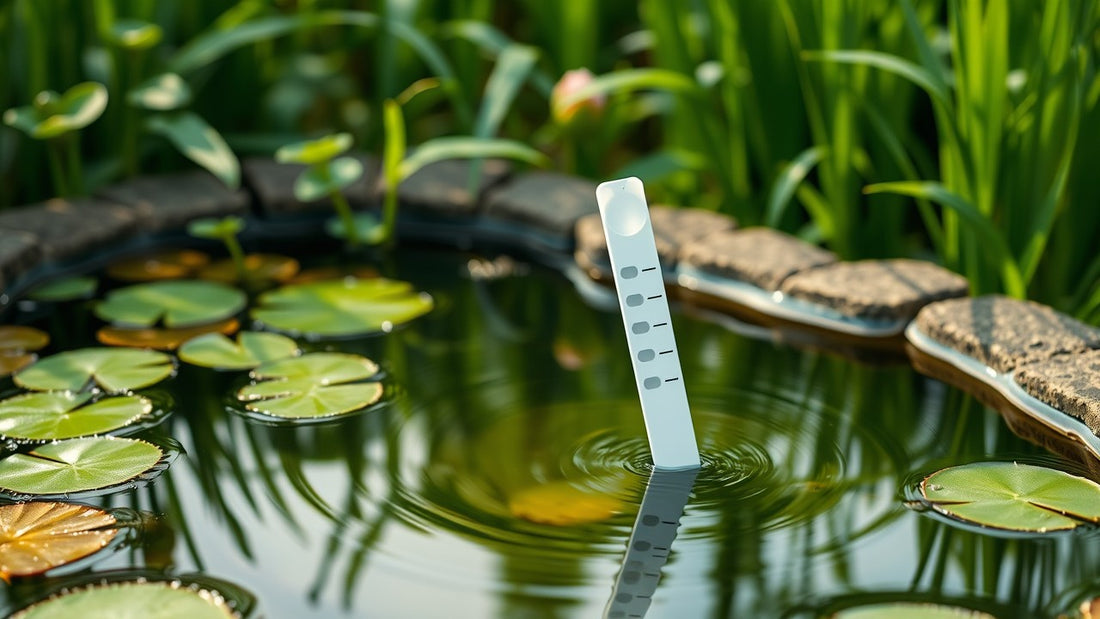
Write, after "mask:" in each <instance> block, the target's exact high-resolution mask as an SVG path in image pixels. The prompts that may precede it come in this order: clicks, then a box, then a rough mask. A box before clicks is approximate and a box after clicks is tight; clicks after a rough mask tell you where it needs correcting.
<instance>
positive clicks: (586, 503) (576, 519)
mask: <svg viewBox="0 0 1100 619" xmlns="http://www.w3.org/2000/svg"><path fill="white" fill-rule="evenodd" d="M508 508H509V509H510V510H511V512H512V515H513V516H516V517H517V518H523V519H524V520H529V521H531V522H535V523H538V524H552V525H554V526H559V527H564V526H573V525H579V524H588V523H592V522H601V521H603V520H607V519H608V518H610V517H612V516H614V515H615V514H618V513H620V512H621V511H622V510H623V504H622V501H620V500H618V499H616V498H614V497H611V496H607V495H604V494H598V493H595V492H591V491H586V490H583V489H581V488H578V487H576V486H574V485H573V484H571V483H569V482H567V481H555V482H550V483H546V484H542V485H539V486H535V487H533V488H527V489H525V490H521V491H520V492H517V493H516V494H515V495H513V496H512V498H511V499H510V500H509V501H508Z"/></svg>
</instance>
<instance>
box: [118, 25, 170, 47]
mask: <svg viewBox="0 0 1100 619" xmlns="http://www.w3.org/2000/svg"><path fill="white" fill-rule="evenodd" d="M163 36H164V31H162V30H161V28H160V26H158V25H156V24H153V23H149V22H147V21H141V20H140V19H118V20H115V22H114V23H113V24H111V30H110V41H111V43H113V44H114V45H117V46H119V47H123V48H126V49H129V50H134V51H137V50H143V49H149V48H150V47H153V46H154V45H156V44H157V43H160V40H161V37H163Z"/></svg>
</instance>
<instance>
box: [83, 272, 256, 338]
mask: <svg viewBox="0 0 1100 619" xmlns="http://www.w3.org/2000/svg"><path fill="white" fill-rule="evenodd" d="M246 302H247V298H246V297H245V294H244V293H243V292H241V291H240V290H236V289H234V288H230V287H228V286H224V285H222V284H216V283H213V282H200V281H192V280H180V281H161V282H151V283H148V284H137V285H135V286H129V287H127V288H121V289H119V290H115V291H112V292H111V293H109V294H108V295H107V299H106V300H104V301H102V302H100V303H99V304H97V305H96V307H95V314H96V316H99V317H100V318H102V319H103V320H105V321H107V322H110V323H112V324H114V325H116V326H123V327H152V326H154V325H157V324H162V325H164V326H165V327H168V328H170V329H175V328H180V327H193V326H196V325H203V324H207V323H211V322H217V321H219V320H224V319H226V318H229V317H231V316H233V315H235V314H237V313H238V312H240V311H241V310H242V309H244V306H245V303H246Z"/></svg>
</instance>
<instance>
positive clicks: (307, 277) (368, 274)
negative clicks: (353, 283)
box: [287, 265, 378, 284]
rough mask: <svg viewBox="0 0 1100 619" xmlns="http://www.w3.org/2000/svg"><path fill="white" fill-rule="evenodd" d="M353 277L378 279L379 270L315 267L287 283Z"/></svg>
mask: <svg viewBox="0 0 1100 619" xmlns="http://www.w3.org/2000/svg"><path fill="white" fill-rule="evenodd" d="M347 277H351V278H354V279H377V278H378V270H377V269H375V268H374V267H369V266H364V265H358V266H353V267H347V266H327V267H313V268H311V269H303V270H301V271H299V272H298V274H297V275H295V276H294V277H292V278H290V281H289V282H287V283H290V284H308V283H311V282H321V281H327V280H333V279H344V278H347Z"/></svg>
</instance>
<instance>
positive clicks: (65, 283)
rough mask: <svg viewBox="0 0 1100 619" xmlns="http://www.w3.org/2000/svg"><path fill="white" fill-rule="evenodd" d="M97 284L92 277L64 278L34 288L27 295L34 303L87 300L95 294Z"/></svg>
mask: <svg viewBox="0 0 1100 619" xmlns="http://www.w3.org/2000/svg"><path fill="white" fill-rule="evenodd" d="M98 286H99V282H98V281H97V280H96V278H94V277H65V278H62V279H58V280H54V281H52V282H49V283H46V284H42V285H41V286H35V288H34V289H33V290H31V291H30V293H29V294H27V296H28V297H30V298H31V299H33V300H35V301H43V302H60V301H72V300H74V299H87V298H89V297H91V296H92V295H93V294H95V290H96V287H98Z"/></svg>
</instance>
